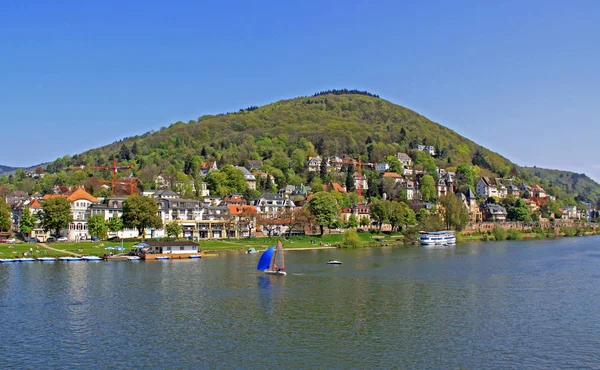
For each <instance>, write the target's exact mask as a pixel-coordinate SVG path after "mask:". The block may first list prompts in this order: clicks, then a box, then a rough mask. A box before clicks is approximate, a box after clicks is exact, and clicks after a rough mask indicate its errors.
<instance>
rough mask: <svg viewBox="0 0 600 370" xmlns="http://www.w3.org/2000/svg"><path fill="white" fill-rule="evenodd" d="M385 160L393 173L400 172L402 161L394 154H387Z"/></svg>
mask: <svg viewBox="0 0 600 370" xmlns="http://www.w3.org/2000/svg"><path fill="white" fill-rule="evenodd" d="M385 160H386V161H387V163H389V165H390V170H391V171H392V172H395V173H400V174H401V173H402V162H400V160H399V159H398V158H397V157H396V156H395V155H388V156H387V157H385Z"/></svg>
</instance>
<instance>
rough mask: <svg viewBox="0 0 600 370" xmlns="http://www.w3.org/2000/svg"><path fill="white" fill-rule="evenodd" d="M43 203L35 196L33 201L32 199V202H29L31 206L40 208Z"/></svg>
mask: <svg viewBox="0 0 600 370" xmlns="http://www.w3.org/2000/svg"><path fill="white" fill-rule="evenodd" d="M41 206H42V205H41V204H40V201H39V200H38V199H37V198H35V199H34V200H33V201H31V203H29V208H40V207H41Z"/></svg>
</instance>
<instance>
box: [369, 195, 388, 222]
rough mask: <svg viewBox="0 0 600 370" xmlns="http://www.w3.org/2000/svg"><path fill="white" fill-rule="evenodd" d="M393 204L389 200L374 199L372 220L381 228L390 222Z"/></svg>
mask: <svg viewBox="0 0 600 370" xmlns="http://www.w3.org/2000/svg"><path fill="white" fill-rule="evenodd" d="M390 206H391V202H390V201H389V200H382V199H374V200H373V202H371V218H372V219H373V220H375V221H377V223H378V224H379V228H380V229H381V226H382V225H383V224H384V223H386V222H389V216H390V213H391V207H390Z"/></svg>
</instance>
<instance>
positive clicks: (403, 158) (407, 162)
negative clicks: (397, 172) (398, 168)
mask: <svg viewBox="0 0 600 370" xmlns="http://www.w3.org/2000/svg"><path fill="white" fill-rule="evenodd" d="M396 158H398V160H399V161H400V163H402V166H403V167H405V168H406V167H412V159H411V158H410V156H409V155H408V154H406V153H398V154H396Z"/></svg>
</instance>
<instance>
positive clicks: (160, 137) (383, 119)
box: [2, 90, 600, 201]
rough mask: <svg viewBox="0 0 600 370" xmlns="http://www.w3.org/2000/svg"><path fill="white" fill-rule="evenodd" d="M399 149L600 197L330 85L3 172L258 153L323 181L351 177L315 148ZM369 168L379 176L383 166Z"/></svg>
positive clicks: (367, 152) (293, 173)
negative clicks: (325, 166)
mask: <svg viewBox="0 0 600 370" xmlns="http://www.w3.org/2000/svg"><path fill="white" fill-rule="evenodd" d="M419 145H428V146H433V147H434V148H435V152H436V155H435V156H433V157H431V156H429V155H426V154H425V153H424V152H417V151H416V150H415V149H416V148H417V146H419ZM397 152H406V153H409V154H410V155H411V156H412V157H413V159H415V164H416V166H417V167H418V166H421V167H423V168H424V169H425V170H429V171H427V172H432V171H431V169H432V168H434V167H439V168H445V169H448V170H452V171H455V170H456V168H457V167H458V166H459V165H461V164H462V165H468V166H469V167H470V168H471V169H472V178H471V179H469V181H470V183H468V184H466V185H467V186H469V187H473V186H474V184H475V181H476V179H477V178H478V176H496V177H509V176H511V177H516V178H517V180H519V181H520V180H523V181H526V182H538V183H540V184H541V185H542V186H544V187H545V188H547V191H548V192H549V193H550V194H555V195H556V196H558V197H562V198H578V199H588V198H589V199H593V200H594V201H596V200H597V197H598V195H599V194H600V190H599V189H600V186H599V185H598V184H596V183H595V182H593V181H591V180H590V179H589V178H587V177H585V176H583V178H579V177H578V178H577V179H576V178H574V177H573V176H572V175H571V174H569V173H566V172H561V173H562V174H563V175H562V177H561V175H560V174H559V175H557V176H546V175H544V176H542V175H541V173H537V172H535V171H534V172H532V171H530V170H529V169H521V168H520V167H519V166H517V165H515V164H513V163H511V162H510V161H509V160H508V159H506V158H504V157H502V156H501V155H499V154H497V153H494V152H492V151H490V150H488V149H486V148H484V147H482V146H480V145H478V144H476V143H474V142H473V141H471V140H469V139H467V138H465V137H463V136H461V135H459V134H457V133H456V132H454V131H452V130H450V129H448V128H446V127H444V126H442V125H440V124H437V123H435V122H432V121H430V120H429V119H427V118H425V117H424V116H422V115H420V114H418V113H416V112H414V111H412V110H410V109H407V108H404V107H401V106H398V105H396V104H393V103H391V102H389V101H386V100H384V99H381V98H379V97H378V96H376V95H374V94H371V93H368V92H362V91H356V90H332V91H324V92H320V93H317V94H314V95H313V96H307V97H299V98H295V99H290V100H282V101H278V102H275V103H272V104H268V105H265V106H262V107H255V106H253V107H248V108H246V109H240V110H239V111H238V112H231V113H226V114H219V115H206V116H202V117H199V118H198V119H197V120H191V121H189V122H176V123H174V124H172V125H170V126H169V127H163V128H162V129H160V130H158V131H150V132H147V133H145V134H143V135H139V136H134V137H128V138H125V139H123V140H120V141H117V142H115V143H112V144H110V145H106V146H103V147H100V148H97V149H92V150H89V151H87V152H84V153H81V154H77V155H74V156H65V157H62V158H59V159H57V160H55V161H54V162H51V163H49V164H48V165H47V167H46V172H47V173H49V174H53V175H48V176H46V177H44V179H42V180H43V181H37V182H36V181H34V182H30V183H25V181H27V180H32V179H26V178H24V177H23V176H22V174H19V172H18V171H17V173H16V174H15V175H13V176H11V179H10V180H6V179H5V180H2V181H3V182H5V183H6V182H9V183H10V184H12V185H13V187H16V188H20V189H23V190H25V191H29V192H31V191H45V190H46V191H47V190H48V189H49V187H51V186H53V185H55V184H58V185H76V184H81V183H82V182H85V181H86V179H87V178H88V177H89V176H91V175H92V173H93V174H94V175H96V176H99V177H104V178H109V176H110V174H109V172H108V171H95V172H93V171H90V170H87V171H65V170H66V169H67V168H68V167H70V166H86V165H87V166H108V165H110V163H111V161H112V160H113V158H114V159H117V161H118V162H119V163H121V164H123V165H128V164H133V165H134V166H135V169H134V170H133V176H135V177H137V178H138V179H139V180H140V182H141V187H142V188H152V187H153V186H154V178H155V177H156V176H157V175H158V174H160V173H163V174H168V175H170V176H172V178H176V177H177V176H179V177H182V175H183V174H185V175H187V177H189V178H191V179H192V181H193V180H194V179H198V178H199V173H200V167H201V166H202V162H205V161H216V162H217V164H218V165H219V168H221V167H222V166H224V165H238V166H246V165H248V161H250V160H262V161H263V166H262V168H261V169H262V170H263V171H266V172H268V173H269V174H270V175H271V176H273V178H274V179H275V181H276V183H277V186H279V187H282V186H284V185H286V184H292V185H299V184H301V183H305V184H311V183H312V184H313V185H318V184H319V181H322V182H326V181H331V180H336V181H337V180H339V181H342V182H343V181H344V179H343V178H342V179H339V178H336V177H335V175H328V176H327V178H325V177H324V176H320V177H321V178H320V179H318V177H319V176H318V175H319V174H318V173H317V174H316V175H317V179H315V174H314V173H308V172H307V170H306V161H307V159H308V158H309V157H312V156H316V155H319V156H340V157H341V156H342V155H349V156H352V157H354V158H358V157H359V156H360V157H361V159H362V160H363V161H364V162H372V163H376V162H381V161H385V160H386V159H389V156H393V155H395V154H396V153H397ZM538 170H539V169H538ZM127 175H128V174H127ZM432 175H435V174H434V173H432ZM367 176H368V177H369V178H370V179H371V178H375V175H374V174H373V175H367ZM565 177H567V178H565ZM584 180H585V181H584ZM588 180H589V181H588ZM584 183H585V185H584V186H578V184H584ZM370 195H372V196H377V195H378V194H376V193H372V194H370Z"/></svg>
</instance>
